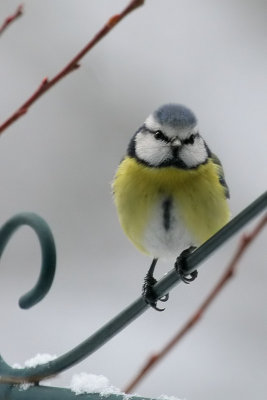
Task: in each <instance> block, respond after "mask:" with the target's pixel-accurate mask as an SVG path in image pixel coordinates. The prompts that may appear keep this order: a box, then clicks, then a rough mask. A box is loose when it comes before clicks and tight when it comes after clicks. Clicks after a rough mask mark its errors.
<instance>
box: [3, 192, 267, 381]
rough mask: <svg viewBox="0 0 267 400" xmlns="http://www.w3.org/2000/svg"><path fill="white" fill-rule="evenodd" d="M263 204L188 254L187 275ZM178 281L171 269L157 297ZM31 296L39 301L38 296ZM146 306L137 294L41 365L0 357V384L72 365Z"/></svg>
mask: <svg viewBox="0 0 267 400" xmlns="http://www.w3.org/2000/svg"><path fill="white" fill-rule="evenodd" d="M266 207H267V192H265V193H263V194H262V195H261V196H260V197H258V199H256V200H255V201H254V202H253V203H251V204H250V205H249V206H248V207H247V208H246V209H244V210H243V211H242V212H240V214H238V215H237V216H236V217H235V218H233V219H232V220H231V221H230V222H229V223H228V224H227V225H225V226H224V227H223V228H222V229H221V230H220V231H218V232H217V233H216V234H215V235H214V236H212V237H211V238H210V239H209V240H207V241H206V242H205V243H204V244H203V245H202V246H200V247H199V248H198V249H197V250H195V251H194V252H193V253H192V254H190V255H188V257H187V258H186V264H187V269H186V272H187V273H188V274H190V273H192V272H193V271H194V270H195V269H196V267H197V266H198V265H199V264H200V263H201V262H202V261H203V260H204V259H206V258H207V257H208V256H209V255H210V254H211V253H213V252H214V251H215V250H216V249H217V248H218V247H220V246H221V245H222V244H223V243H224V242H226V240H228V239H229V238H230V237H231V236H233V235H234V234H235V233H236V232H237V231H238V230H239V229H241V228H242V227H243V226H244V225H245V224H246V223H248V222H249V221H250V220H251V219H252V218H254V217H255V216H256V215H257V214H259V213H260V212H261V211H263V210H264V209H265V208H266ZM27 215H28V214H27ZM20 225H21V224H20ZM31 226H32V225H31ZM7 232H9V230H7ZM9 236H10V235H9ZM39 238H40V236H39ZM2 240H3V239H2ZM7 240H8V239H7ZM7 240H6V242H7ZM0 254H1V253H0ZM180 281H181V279H180V276H179V274H177V271H176V269H175V268H173V269H172V270H171V271H169V273H168V274H167V275H165V276H164V277H163V278H162V279H161V280H160V281H158V283H157V284H156V285H155V287H154V290H155V294H156V298H161V297H163V296H164V295H166V293H169V291H170V290H171V289H172V288H173V287H174V286H176V285H177V284H178V283H179V282H180ZM37 286H38V284H37ZM35 288H36V287H35ZM35 288H34V289H35ZM34 298H35V299H37V301H38V296H37V297H34ZM39 299H40V298H39ZM35 302H36V301H35ZM33 304H34V302H33V303H31V305H33ZM148 308H149V305H148V304H146V302H145V300H144V298H143V297H139V298H138V299H137V300H136V301H135V302H133V303H132V304H130V305H129V306H128V307H127V308H125V309H124V310H123V311H122V312H121V313H120V314H118V315H117V316H116V317H114V318H113V319H112V320H110V321H109V322H108V323H106V324H105V325H104V326H103V327H102V328H100V329H99V330H98V331H97V332H95V333H94V334H92V335H91V336H90V337H89V338H88V339H86V340H84V341H83V342H82V343H80V344H79V345H78V346H76V347H75V348H74V349H72V350H70V351H68V352H67V353H65V354H63V355H62V356H60V357H58V358H56V359H55V360H52V361H49V362H48V363H46V364H43V365H38V366H37V367H35V368H23V369H16V368H11V367H10V366H9V365H8V364H7V363H6V362H5V361H4V360H3V358H2V357H1V356H0V383H11V384H12V383H21V382H39V381H40V380H42V379H45V378H47V377H49V376H53V375H56V374H58V373H59V372H62V371H64V370H66V369H67V368H70V367H72V366H73V365H75V364H77V363H78V362H80V361H82V360H83V359H85V358H86V357H88V356H89V355H90V354H92V353H93V352H95V351H96V350H97V349H99V348H100V347H101V346H103V344H105V343H106V342H107V341H108V340H110V339H111V338H112V337H113V336H115V335H116V334H117V333H118V332H119V331H121V330H122V329H123V328H125V327H126V326H127V325H128V324H129V323H131V322H132V321H133V320H134V319H135V318H137V317H138V316H139V315H141V314H142V313H143V312H144V311H146V310H147V309H148Z"/></svg>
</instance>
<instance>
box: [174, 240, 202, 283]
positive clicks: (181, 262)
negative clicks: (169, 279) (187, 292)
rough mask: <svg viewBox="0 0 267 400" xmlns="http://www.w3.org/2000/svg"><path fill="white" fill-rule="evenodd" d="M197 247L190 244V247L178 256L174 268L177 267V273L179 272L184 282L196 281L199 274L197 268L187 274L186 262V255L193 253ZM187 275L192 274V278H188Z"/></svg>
mask: <svg viewBox="0 0 267 400" xmlns="http://www.w3.org/2000/svg"><path fill="white" fill-rule="evenodd" d="M195 249H196V247H194V246H190V247H189V248H188V249H186V250H184V251H182V253H181V254H180V255H179V256H178V257H177V259H176V261H175V264H174V268H175V269H176V271H177V273H178V274H179V276H180V278H181V280H182V281H183V282H184V283H190V282H192V281H194V280H195V279H196V277H197V275H198V272H197V270H195V271H193V272H192V273H191V274H185V272H184V270H185V264H186V257H187V256H188V255H189V254H191V253H192V252H193V251H194V250H195ZM187 275H190V278H187Z"/></svg>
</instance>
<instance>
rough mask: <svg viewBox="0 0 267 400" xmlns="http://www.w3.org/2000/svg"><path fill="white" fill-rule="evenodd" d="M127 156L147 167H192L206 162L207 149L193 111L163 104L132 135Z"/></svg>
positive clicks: (180, 106) (176, 105)
mask: <svg viewBox="0 0 267 400" xmlns="http://www.w3.org/2000/svg"><path fill="white" fill-rule="evenodd" d="M128 155H129V156H132V157H136V158H137V159H138V160H139V161H140V162H143V163H144V164H147V165H148V166H150V167H165V166H176V167H178V168H195V167H197V166H198V165H200V164H203V163H205V162H206V161H207V159H208V156H209V149H208V147H207V145H206V143H205V141H204V140H203V138H202V137H201V136H200V134H199V131H198V128H197V119H196V117H195V115H194V114H193V112H192V111H191V110H189V109H188V108H187V107H185V106H183V105H179V104H166V105H163V106H161V107H160V108H158V109H157V110H156V111H154V112H153V113H152V114H150V115H149V116H148V117H147V119H146V120H145V122H144V124H143V125H142V126H141V128H140V129H138V131H137V132H136V133H135V135H134V136H133V138H132V140H131V142H130V144H129V148H128Z"/></svg>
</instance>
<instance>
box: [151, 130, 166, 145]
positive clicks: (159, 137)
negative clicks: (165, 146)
mask: <svg viewBox="0 0 267 400" xmlns="http://www.w3.org/2000/svg"><path fill="white" fill-rule="evenodd" d="M153 134H154V137H155V139H157V140H162V141H164V142H166V143H168V142H169V138H168V137H167V136H165V135H164V133H163V132H162V131H160V130H157V131H155V132H153Z"/></svg>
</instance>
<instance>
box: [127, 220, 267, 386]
mask: <svg viewBox="0 0 267 400" xmlns="http://www.w3.org/2000/svg"><path fill="white" fill-rule="evenodd" d="M266 224H267V214H265V215H264V216H263V217H262V219H261V220H260V222H259V223H258V224H257V226H256V227H255V228H254V230H253V231H252V232H251V233H250V234H245V235H243V236H242V237H241V239H240V243H239V245H238V247H237V250H236V252H235V254H234V256H233V258H232V260H231V261H230V263H229V265H228V266H227V268H226V270H225V272H224V274H223V275H222V277H221V278H220V279H219V281H218V283H217V284H216V285H215V287H214V288H213V290H212V291H211V293H210V294H209V295H208V296H207V298H206V299H205V300H204V301H203V303H202V304H201V305H200V307H199V308H198V309H197V310H196V312H195V313H194V314H193V315H192V317H191V318H190V319H189V320H188V321H187V322H186V323H185V325H184V326H183V327H182V328H181V329H180V330H179V331H178V332H177V334H176V335H175V336H174V337H173V338H172V339H171V340H170V341H169V342H168V343H167V344H166V345H165V346H164V347H163V348H162V349H161V350H160V351H159V352H157V353H155V354H153V355H152V356H151V357H150V358H149V359H148V360H147V362H146V363H145V364H144V366H143V367H142V368H141V369H140V371H139V372H138V373H137V375H136V376H135V377H134V378H133V379H132V381H131V382H130V383H129V384H128V385H127V387H126V388H125V390H124V392H125V393H130V392H132V390H133V389H134V388H135V387H136V385H137V384H138V383H139V382H140V381H141V380H142V379H143V378H144V377H145V375H146V374H147V373H148V372H149V371H150V370H151V369H152V367H155V365H156V364H157V363H158V362H159V361H161V360H162V358H163V357H164V356H166V354H167V353H168V352H169V351H170V350H171V349H172V348H173V347H174V346H175V345H176V344H177V343H178V342H179V341H180V340H181V339H182V338H183V337H184V336H185V335H186V334H187V333H188V331H189V330H190V329H191V328H192V327H193V326H194V325H195V324H196V323H197V322H198V321H199V320H200V318H201V317H202V315H203V313H204V312H205V311H206V310H207V308H208V306H209V305H210V304H211V303H212V302H213V300H214V298H215V297H216V296H217V295H218V294H219V293H220V291H221V290H222V288H223V287H224V286H225V284H226V283H227V282H228V281H229V280H230V278H231V277H232V276H233V275H234V272H235V271H236V268H237V264H238V261H239V260H240V258H241V256H242V255H243V254H244V252H245V250H246V249H247V248H248V246H249V245H250V244H251V243H252V242H253V241H254V240H255V238H256V236H257V235H258V234H259V233H260V231H261V230H262V229H263V227H264V226H265V225H266Z"/></svg>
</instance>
